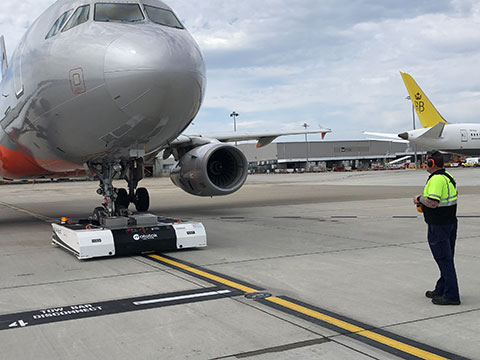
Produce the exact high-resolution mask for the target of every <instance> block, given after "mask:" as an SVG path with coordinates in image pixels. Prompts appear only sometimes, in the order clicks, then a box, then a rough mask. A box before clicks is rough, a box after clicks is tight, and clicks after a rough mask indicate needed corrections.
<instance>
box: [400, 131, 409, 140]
mask: <svg viewBox="0 0 480 360" xmlns="http://www.w3.org/2000/svg"><path fill="white" fill-rule="evenodd" d="M398 137H399V138H401V139H403V140H408V132H404V133H401V134H398Z"/></svg>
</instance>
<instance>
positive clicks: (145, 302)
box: [133, 290, 231, 306]
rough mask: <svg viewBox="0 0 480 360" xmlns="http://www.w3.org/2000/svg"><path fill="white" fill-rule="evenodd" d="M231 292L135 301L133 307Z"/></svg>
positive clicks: (211, 292)
mask: <svg viewBox="0 0 480 360" xmlns="http://www.w3.org/2000/svg"><path fill="white" fill-rule="evenodd" d="M230 292H231V291H230V290H219V291H209V292H204V293H199V294H191V295H181V296H173V297H168V298H163V299H152V300H145V301H134V302H133V305H137V306H138V305H149V304H156V303H162V302H169V301H176V300H184V299H194V298H198V297H203V296H213V295H223V294H228V293H230Z"/></svg>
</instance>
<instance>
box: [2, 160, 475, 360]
mask: <svg viewBox="0 0 480 360" xmlns="http://www.w3.org/2000/svg"><path fill="white" fill-rule="evenodd" d="M451 172H452V174H453V175H454V176H455V177H456V179H457V182H458V184H459V193H460V200H459V208H458V214H459V234H458V235H459V237H458V242H457V254H456V265H457V271H458V275H459V286H460V292H461V296H462V305H461V306H457V307H438V306H435V305H432V304H431V302H430V301H429V299H427V298H425V296H424V292H425V290H427V289H431V288H432V286H433V285H434V283H435V281H436V279H437V277H438V270H437V268H436V265H435V263H434V261H433V259H432V256H431V254H430V251H429V249H428V245H427V243H426V239H425V237H426V226H425V224H424V222H423V219H422V217H421V215H420V214H418V213H417V212H416V210H415V207H414V206H413V204H412V197H413V195H415V194H418V193H420V192H421V191H422V188H423V184H424V183H425V180H426V178H427V173H426V172H425V171H422V170H410V171H403V170H402V171H382V172H351V173H320V174H286V175H278V174H277V175H252V176H249V178H248V180H247V184H246V185H245V186H244V187H243V188H242V189H241V190H240V191H239V192H237V193H235V194H233V195H231V196H227V197H223V198H196V197H193V196H190V195H188V194H185V193H183V192H182V191H181V190H180V189H177V188H175V187H174V186H173V185H172V184H171V182H170V180H169V179H165V178H159V179H147V180H144V181H142V184H141V185H142V186H146V187H147V188H148V189H149V191H150V195H151V198H152V206H151V209H150V212H152V213H155V214H157V215H163V216H169V217H174V218H182V219H194V220H196V221H201V222H203V223H204V225H205V227H206V229H207V234H208V247H207V248H205V249H202V250H190V251H179V252H171V253H168V254H164V255H166V256H167V257H171V258H174V259H176V260H178V261H179V262H180V263H188V264H190V265H192V266H193V267H194V268H201V269H203V270H205V271H206V272H209V273H212V274H217V275H219V276H223V277H224V278H225V279H231V280H232V279H233V280H234V281H238V282H240V283H242V284H247V285H249V284H250V285H251V286H253V287H258V288H261V291H262V292H264V293H268V294H272V296H273V297H279V298H282V299H290V300H292V301H296V302H299V303H302V304H308V305H309V306H310V307H311V309H317V310H321V311H325V312H329V313H331V314H335V315H338V316H341V317H342V318H343V319H347V320H349V321H351V322H352V323H353V324H357V325H358V324H364V325H368V326H369V328H368V330H371V331H374V332H375V331H378V332H385V333H387V334H392V336H396V337H398V338H400V339H404V338H405V339H407V340H411V341H412V344H416V343H420V344H423V345H427V346H429V347H430V348H431V349H432V351H436V350H439V351H443V354H444V355H445V354H450V355H458V358H470V359H480V347H479V345H478V344H480V279H479V276H478V274H480V261H479V260H480V246H479V245H478V241H479V238H480V235H478V225H479V222H480V208H479V207H478V203H479V200H480V169H452V170H451ZM116 186H124V183H123V182H117V183H116ZM96 188H97V185H96V183H94V182H76V181H75V182H54V183H50V182H41V183H36V184H13V185H3V186H0V201H1V203H2V204H3V205H1V204H0V249H1V251H0V273H1V274H2V276H1V277H0V323H1V319H2V318H5V319H7V318H8V319H12V321H11V322H9V324H8V326H7V327H8V329H6V330H2V331H0V359H44V358H45V359H66V358H68V359H100V358H101V359H132V358H140V359H219V358H222V359H237V358H249V359H262V360H263V359H273V358H275V359H278V358H280V359H318V358H321V359H372V358H374V359H392V358H393V359H394V358H419V357H414V356H413V355H410V357H407V355H405V353H402V352H399V353H397V354H396V355H395V352H392V351H390V352H389V351H386V350H385V349H381V348H379V347H376V346H372V344H371V343H369V342H367V341H362V339H359V338H358V337H352V336H351V335H352V334H351V333H348V331H343V332H339V331H337V330H335V329H333V328H332V327H328V326H324V324H321V323H318V322H315V321H309V320H308V319H305V318H304V317H301V316H298V314H294V313H293V312H288V311H282V309H279V308H275V307H272V306H268V304H266V303H265V301H264V300H255V299H251V298H248V297H245V296H244V294H243V293H229V294H225V295H221V294H222V291H225V290H219V289H217V288H216V287H215V286H217V285H218V284H214V283H212V281H210V280H209V279H208V278H205V277H201V276H200V277H199V276H194V275H193V274H191V273H189V272H188V271H181V270H180V269H178V268H175V267H172V266H167V265H166V264H163V263H161V262H157V261H153V260H152V259H151V258H148V257H145V256H132V257H124V258H111V259H101V260H93V261H83V262H82V261H79V260H77V259H76V258H75V257H73V256H72V255H70V254H68V253H66V252H64V251H63V250H61V249H59V248H55V247H52V245H51V244H50V238H51V227H50V225H49V223H48V221H46V220H48V219H59V218H60V217H62V216H67V217H70V218H73V219H78V218H82V217H86V216H88V215H89V214H90V212H91V210H93V208H94V207H96V206H97V205H98V204H99V202H100V200H101V198H100V197H99V196H97V195H96V194H95V190H96ZM38 215H40V216H38ZM212 294H213V296H211V295H212ZM219 294H220V295H219ZM184 296H185V298H184ZM142 298H144V299H146V300H148V299H150V300H151V299H154V300H155V301H152V302H155V303H158V304H162V305H161V306H157V305H152V306H151V307H148V308H142V309H138V308H135V309H133V310H132V311H123V312H122V311H113V310H112V312H111V313H108V314H105V315H104V316H95V315H97V313H99V312H100V311H97V310H99V308H101V309H103V308H102V305H105V306H107V305H109V304H122V302H125V301H130V299H135V300H136V301H137V302H139V303H143V302H142V301H139V299H142ZM159 299H160V300H159ZM179 299H181V300H179ZM164 300H165V301H164ZM167 301H173V302H172V303H168V304H167ZM98 304H101V305H98ZM112 306H113V305H112ZM115 306H116V305H115ZM122 306H123V305H122ZM123 309H125V307H123ZM312 311H313V310H312ZM27 313H32V314H36V318H38V319H39V318H42V319H46V318H52V319H55V321H51V322H47V323H43V324H38V326H32V325H33V324H32V323H28V322H29V321H28V320H27V319H26V318H25V319H24V318H18V319H17V318H16V317H15V315H17V314H18V315H20V314H22V316H23V315H24V314H27ZM42 314H43V315H42ZM45 314H49V315H45ZM72 314H73V315H72ZM79 314H80V315H81V317H79V318H72V319H67V318H65V319H63V318H62V316H66V315H69V316H76V315H79ZM80 315H79V316H80ZM11 316H13V318H10V317H11ZM25 316H26V315H25ZM10 325H11V326H10ZM407 345H408V344H407ZM428 354H430V355H428ZM433 355H434V354H433V352H430V353H427V355H426V356H425V358H432V359H433V358H435V357H434V356H433ZM437 358H441V357H437ZM444 358H448V357H445V356H444Z"/></svg>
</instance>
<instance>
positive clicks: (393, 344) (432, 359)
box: [147, 254, 448, 360]
mask: <svg viewBox="0 0 480 360" xmlns="http://www.w3.org/2000/svg"><path fill="white" fill-rule="evenodd" d="M147 256H148V257H150V258H152V259H155V260H157V261H159V262H160V263H164V264H168V265H170V266H172V267H174V268H178V269H182V270H184V271H186V272H190V273H192V274H195V275H197V276H200V277H202V278H205V279H209V280H213V281H215V282H217V283H220V284H223V285H226V286H228V287H230V288H234V289H237V290H240V291H243V292H245V293H247V294H248V293H256V292H259V291H261V290H260V289H255V288H252V287H249V286H245V285H242V284H239V283H237V282H235V281H232V280H229V279H225V278H222V277H221V276H218V275H214V274H210V273H208V272H207V271H204V270H200V269H197V268H195V267H193V266H190V265H186V264H183V263H181V262H179V261H175V260H173V259H171V258H167V257H164V256H160V255H155V254H150V255H147ZM263 300H264V301H268V302H271V303H274V304H276V305H278V306H280V307H283V308H285V309H289V310H293V311H295V312H297V313H300V314H303V315H307V316H309V317H311V318H314V319H317V320H320V321H323V322H325V323H328V324H330V325H333V326H336V327H337V328H339V329H342V330H346V331H348V332H349V333H351V334H355V335H359V336H362V337H364V338H366V339H369V340H373V341H375V342H377V343H379V344H382V345H385V346H387V347H390V348H392V349H395V350H399V351H401V352H403V353H406V354H409V355H413V356H415V357H417V358H419V359H425V360H447V359H448V358H446V357H443V356H440V355H437V354H434V353H432V352H429V351H426V350H423V349H420V348H418V347H415V346H413V345H409V344H407V343H405V342H401V341H398V340H395V339H392V338H389V337H388V336H385V335H381V334H378V333H375V332H374V331H370V330H366V329H365V328H362V327H360V326H357V325H354V324H351V323H349V322H347V321H344V320H340V319H337V318H335V317H333V316H330V315H327V314H324V313H322V312H319V311H317V310H313V309H309V308H308V307H305V306H301V305H298V304H295V303H293V302H291V301H288V300H285V299H282V298H279V297H276V296H270V297H266V298H264V299H263Z"/></svg>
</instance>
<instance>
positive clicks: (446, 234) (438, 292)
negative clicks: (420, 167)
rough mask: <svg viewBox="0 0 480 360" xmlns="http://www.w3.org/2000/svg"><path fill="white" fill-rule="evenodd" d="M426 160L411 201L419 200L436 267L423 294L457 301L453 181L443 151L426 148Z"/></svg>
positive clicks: (450, 302) (442, 302)
mask: <svg viewBox="0 0 480 360" xmlns="http://www.w3.org/2000/svg"><path fill="white" fill-rule="evenodd" d="M426 164H427V171H428V172H429V173H430V176H429V178H428V180H427V184H426V185H425V188H424V190H423V195H416V196H415V197H414V198H413V203H414V204H416V205H417V204H421V207H422V211H423V215H424V218H425V222H426V223H427V224H428V235H427V238H428V245H429V246H430V250H431V251H432V255H433V258H434V259H435V261H436V263H437V265H438V268H439V269H440V279H439V280H438V281H437V284H436V286H435V289H434V290H429V291H427V292H426V293H425V296H426V297H428V298H431V299H432V303H434V304H435V305H460V295H459V292H458V282H457V274H456V271H455V265H454V261H453V257H454V254H455V241H456V239H457V184H456V182H455V179H454V178H453V176H452V175H451V174H449V173H448V172H447V171H445V169H444V168H443V165H444V163H443V155H442V154H441V153H440V152H439V151H431V152H428V153H427V162H426Z"/></svg>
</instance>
